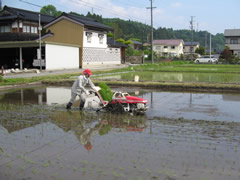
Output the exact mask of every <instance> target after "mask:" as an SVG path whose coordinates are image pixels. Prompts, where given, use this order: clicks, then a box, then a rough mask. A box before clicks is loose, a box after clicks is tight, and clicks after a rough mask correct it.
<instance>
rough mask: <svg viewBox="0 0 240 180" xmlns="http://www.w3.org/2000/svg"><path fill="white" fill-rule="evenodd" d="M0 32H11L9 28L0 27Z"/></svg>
mask: <svg viewBox="0 0 240 180" xmlns="http://www.w3.org/2000/svg"><path fill="white" fill-rule="evenodd" d="M0 32H11V31H10V26H0Z"/></svg>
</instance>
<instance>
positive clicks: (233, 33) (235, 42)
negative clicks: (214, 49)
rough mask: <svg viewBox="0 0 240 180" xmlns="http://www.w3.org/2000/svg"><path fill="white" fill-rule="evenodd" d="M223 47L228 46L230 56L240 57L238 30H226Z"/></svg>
mask: <svg viewBox="0 0 240 180" xmlns="http://www.w3.org/2000/svg"><path fill="white" fill-rule="evenodd" d="M224 37H225V40H226V41H225V46H228V47H229V48H230V50H231V51H232V54H233V55H235V56H237V57H240V29H226V30H225V31H224Z"/></svg>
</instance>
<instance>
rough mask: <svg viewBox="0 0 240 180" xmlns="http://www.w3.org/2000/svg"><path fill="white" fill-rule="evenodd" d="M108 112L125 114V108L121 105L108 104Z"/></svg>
mask: <svg viewBox="0 0 240 180" xmlns="http://www.w3.org/2000/svg"><path fill="white" fill-rule="evenodd" d="M106 110H107V112H112V113H123V112H124V107H123V105H122V104H120V103H116V104H108V105H107V106H106Z"/></svg>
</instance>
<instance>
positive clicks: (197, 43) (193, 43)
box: [184, 42, 199, 46]
mask: <svg viewBox="0 0 240 180" xmlns="http://www.w3.org/2000/svg"><path fill="white" fill-rule="evenodd" d="M197 45H199V42H184V46H197Z"/></svg>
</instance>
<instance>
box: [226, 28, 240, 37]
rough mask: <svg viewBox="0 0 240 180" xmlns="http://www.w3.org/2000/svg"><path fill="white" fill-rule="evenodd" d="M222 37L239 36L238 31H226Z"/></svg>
mask: <svg viewBox="0 0 240 180" xmlns="http://www.w3.org/2000/svg"><path fill="white" fill-rule="evenodd" d="M224 36H240V29H226V30H225V31H224Z"/></svg>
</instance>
